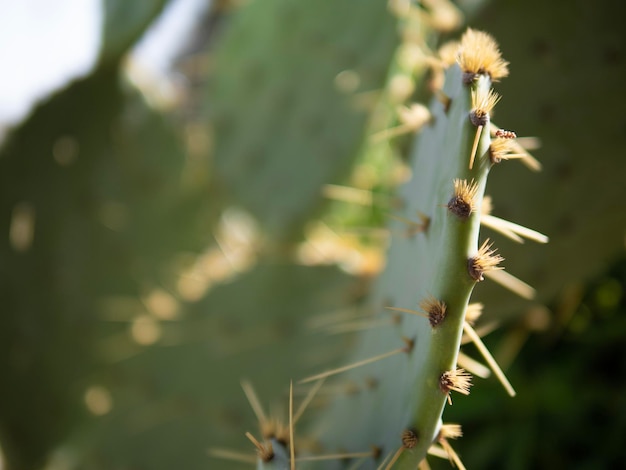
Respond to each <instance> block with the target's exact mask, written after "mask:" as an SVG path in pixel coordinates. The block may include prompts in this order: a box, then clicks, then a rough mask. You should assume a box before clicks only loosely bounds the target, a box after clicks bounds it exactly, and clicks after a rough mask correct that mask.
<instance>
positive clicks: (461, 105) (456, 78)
mask: <svg viewBox="0 0 626 470" xmlns="http://www.w3.org/2000/svg"><path fill="white" fill-rule="evenodd" d="M507 74H508V69H507V63H506V62H505V61H504V60H502V58H501V57H500V52H499V50H498V46H497V45H496V43H495V42H494V41H493V39H492V38H491V37H490V36H489V35H487V34H485V33H481V32H476V31H472V30H468V31H467V32H466V33H465V35H464V37H463V39H462V41H461V44H460V46H459V48H458V51H457V54H456V62H455V63H454V64H452V65H450V66H449V67H448V69H447V71H446V76H445V85H444V87H443V89H442V90H441V91H440V92H439V93H438V96H437V97H436V98H435V99H433V101H432V103H431V107H430V110H431V119H430V121H429V124H428V125H427V126H426V127H425V128H424V129H423V130H422V132H421V135H420V136H419V138H418V140H417V142H416V145H415V151H414V155H413V160H412V163H411V173H412V175H413V177H412V179H411V180H410V181H409V182H408V183H406V184H405V185H404V186H403V187H402V188H401V189H400V191H399V197H400V200H401V201H402V208H401V210H400V213H399V214H394V215H395V217H394V219H395V220H393V221H392V222H391V224H390V230H391V233H392V245H391V248H390V250H389V253H388V263H387V268H386V270H385V272H384V274H383V275H382V276H381V278H380V280H379V283H378V284H377V286H376V287H375V289H374V291H373V293H372V296H371V301H370V305H371V307H372V308H373V309H374V311H375V312H376V314H377V315H378V316H379V317H382V318H385V317H386V318H389V317H390V316H391V317H392V318H396V321H392V322H388V324H387V326H384V327H377V328H372V329H370V330H368V331H366V333H365V334H363V335H362V336H361V338H360V340H359V346H358V347H357V348H356V352H355V354H354V357H355V361H354V362H353V363H352V364H350V365H348V366H345V367H341V368H338V369H335V370H330V371H327V372H324V373H321V374H318V375H315V376H312V377H309V378H306V379H303V380H301V381H300V383H312V382H316V383H317V384H319V383H320V381H322V380H325V379H326V378H328V377H333V379H332V380H337V381H340V382H341V381H347V382H349V383H356V384H368V385H367V386H365V387H362V389H361V393H358V394H351V395H349V396H347V395H342V396H338V397H336V399H335V400H334V401H333V403H332V404H331V406H330V407H329V408H328V409H326V410H325V411H323V412H321V414H322V415H323V416H322V418H321V419H320V420H319V421H318V424H317V427H316V429H315V430H314V437H315V439H316V440H317V441H318V443H319V446H320V447H321V449H323V452H322V453H324V452H325V453H328V454H329V455H337V453H338V452H347V454H345V455H346V456H348V455H363V456H364V457H363V458H362V459H361V460H360V461H359V464H358V465H362V466H360V467H359V468H385V469H390V468H394V469H395V468H400V469H414V468H416V467H417V466H418V465H420V464H421V463H422V462H423V461H424V459H425V457H426V455H427V452H434V453H437V452H439V454H443V455H447V456H448V458H450V459H451V460H452V461H454V462H455V463H456V465H457V466H459V467H462V463H461V462H460V461H459V459H458V457H457V456H456V454H455V453H454V451H453V450H452V448H451V446H450V444H449V443H448V439H453V438H456V437H459V436H460V435H461V430H460V426H459V425H456V424H453V425H450V424H443V423H442V414H443V411H444V408H445V404H446V403H450V404H451V403H452V398H451V395H452V394H453V393H460V394H464V395H467V394H469V390H470V386H471V374H470V373H469V372H467V371H466V370H464V369H463V368H461V367H459V364H458V363H457V361H458V360H459V348H460V345H461V339H462V336H463V333H464V331H465V332H466V333H467V334H468V336H470V338H473V340H474V341H477V342H480V339H479V338H478V337H477V336H476V335H475V334H474V331H473V329H472V328H471V326H470V322H471V319H470V316H474V315H470V312H475V311H476V308H470V304H469V301H470V296H471V293H472V291H473V289H474V286H475V285H476V284H477V283H478V282H480V281H482V280H484V278H485V275H492V274H495V273H496V272H498V271H499V270H500V269H502V268H501V267H500V266H499V263H500V262H501V261H502V259H503V258H502V257H500V256H499V255H498V254H497V253H496V250H495V249H493V248H492V243H491V242H490V241H489V240H488V239H487V240H484V241H483V242H482V243H480V242H479V229H480V224H481V208H482V204H483V195H484V191H485V185H486V181H487V176H488V173H489V171H490V169H491V168H492V167H493V166H494V165H495V164H497V163H499V162H500V161H501V160H504V159H508V156H509V155H510V156H511V157H513V156H514V154H513V153H512V152H513V148H514V147H515V146H507V145H505V144H503V141H502V140H500V139H508V138H513V137H514V134H513V133H506V132H505V131H500V132H499V133H498V134H497V137H496V138H495V139H494V140H493V141H492V137H491V130H492V125H491V123H490V114H491V111H492V109H493V107H494V106H495V104H496V103H497V102H498V100H499V97H498V95H497V94H496V93H495V92H494V91H493V90H492V88H491V86H492V82H494V81H497V80H499V79H500V78H502V77H504V76H506V75H507ZM493 129H494V135H495V128H493ZM484 354H485V355H486V356H487V361H488V362H489V363H490V365H491V366H492V368H494V369H495V371H496V374H498V373H499V372H500V371H499V370H498V368H497V365H496V364H495V363H494V361H493V359H492V358H491V357H489V355H488V353H487V352H485V353H484ZM465 362H467V361H465ZM500 375H501V377H502V379H501V380H502V381H503V384H504V386H505V388H506V389H507V390H508V391H509V394H511V395H514V393H515V392H514V391H513V389H512V387H511V386H510V384H509V383H508V382H507V381H506V379H505V378H503V376H502V374H501V372H500ZM329 380H331V379H329ZM292 431H293V429H292ZM276 445H278V446H279V447H280V446H281V444H277V443H274V445H273V447H276ZM257 447H258V446H257ZM372 449H373V450H372ZM259 450H260V449H259ZM289 450H292V447H290V444H288V443H287V444H285V447H283V448H281V451H284V452H283V453H282V454H279V453H275V456H274V458H268V456H267V455H266V456H265V458H264V459H261V461H260V462H259V468H263V469H265V468H286V469H288V468H295V463H296V462H294V461H293V460H292V459H290V458H289V457H288V455H289V453H288V451H289ZM296 450H297V454H298V455H299V456H303V455H306V454H307V453H314V452H309V451H307V449H305V448H304V447H303V446H298V447H296ZM317 453H318V454H319V451H317ZM261 454H262V452H261ZM263 460H265V461H266V462H265V463H264V462H263ZM305 460H306V458H305V459H303V461H302V464H304V463H305V462H304V461H305ZM342 460H343V461H344V462H345V460H346V459H345V458H344V459H342ZM268 465H271V467H270V466H268ZM300 465H301V464H298V468H300ZM336 465H337V467H336V468H343V467H342V466H341V465H340V464H339V463H337V464H336ZM307 468H308V467H307ZM322 468H335V467H332V464H330V463H329V462H324V464H323V467H322Z"/></svg>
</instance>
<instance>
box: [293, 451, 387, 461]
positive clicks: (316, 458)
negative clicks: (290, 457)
mask: <svg viewBox="0 0 626 470" xmlns="http://www.w3.org/2000/svg"><path fill="white" fill-rule="evenodd" d="M376 455H377V452H376V450H370V451H369V452H352V453H347V452H346V453H345V454H328V455H308V456H306V457H298V458H297V459H296V462H314V461H320V460H345V459H362V458H368V457H372V458H376Z"/></svg>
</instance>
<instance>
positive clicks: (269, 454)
mask: <svg viewBox="0 0 626 470" xmlns="http://www.w3.org/2000/svg"><path fill="white" fill-rule="evenodd" d="M246 437H247V438H248V439H249V440H250V442H252V444H254V447H256V450H257V455H258V456H259V458H260V459H261V460H262V461H263V462H271V460H272V459H273V458H274V449H273V447H272V443H271V442H268V443H267V444H261V443H260V442H259V441H258V440H257V439H256V438H255V437H254V436H253V435H252V434H251V433H249V432H246Z"/></svg>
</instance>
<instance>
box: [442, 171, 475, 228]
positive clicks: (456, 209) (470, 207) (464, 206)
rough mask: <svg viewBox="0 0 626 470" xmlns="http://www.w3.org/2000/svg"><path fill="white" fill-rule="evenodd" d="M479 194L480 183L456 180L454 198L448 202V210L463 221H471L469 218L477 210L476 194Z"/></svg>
mask: <svg viewBox="0 0 626 470" xmlns="http://www.w3.org/2000/svg"><path fill="white" fill-rule="evenodd" d="M477 193H478V183H476V182H474V180H472V181H471V182H469V183H468V182H467V180H461V179H455V180H454V196H453V197H452V199H450V201H448V205H447V207H448V210H449V211H450V212H451V213H452V214H454V215H456V216H457V217H458V218H459V219H461V220H467V219H469V216H470V215H471V214H472V212H474V211H475V210H476V194H477Z"/></svg>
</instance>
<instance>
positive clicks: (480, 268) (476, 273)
mask: <svg viewBox="0 0 626 470" xmlns="http://www.w3.org/2000/svg"><path fill="white" fill-rule="evenodd" d="M492 246H493V243H490V240H489V239H487V240H485V242H484V243H483V244H482V246H481V247H480V248H479V249H478V252H477V253H476V255H474V256H472V257H471V258H470V259H469V260H468V261H467V270H468V272H469V275H470V276H471V278H472V279H474V280H475V281H477V282H479V281H483V280H484V279H485V277H484V274H485V273H487V272H491V271H494V270H499V269H503V268H502V267H501V266H498V264H500V263H501V262H502V261H504V258H502V256H500V255H497V254H495V253H496V250H495V249H494V250H492V249H491V247H492Z"/></svg>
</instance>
